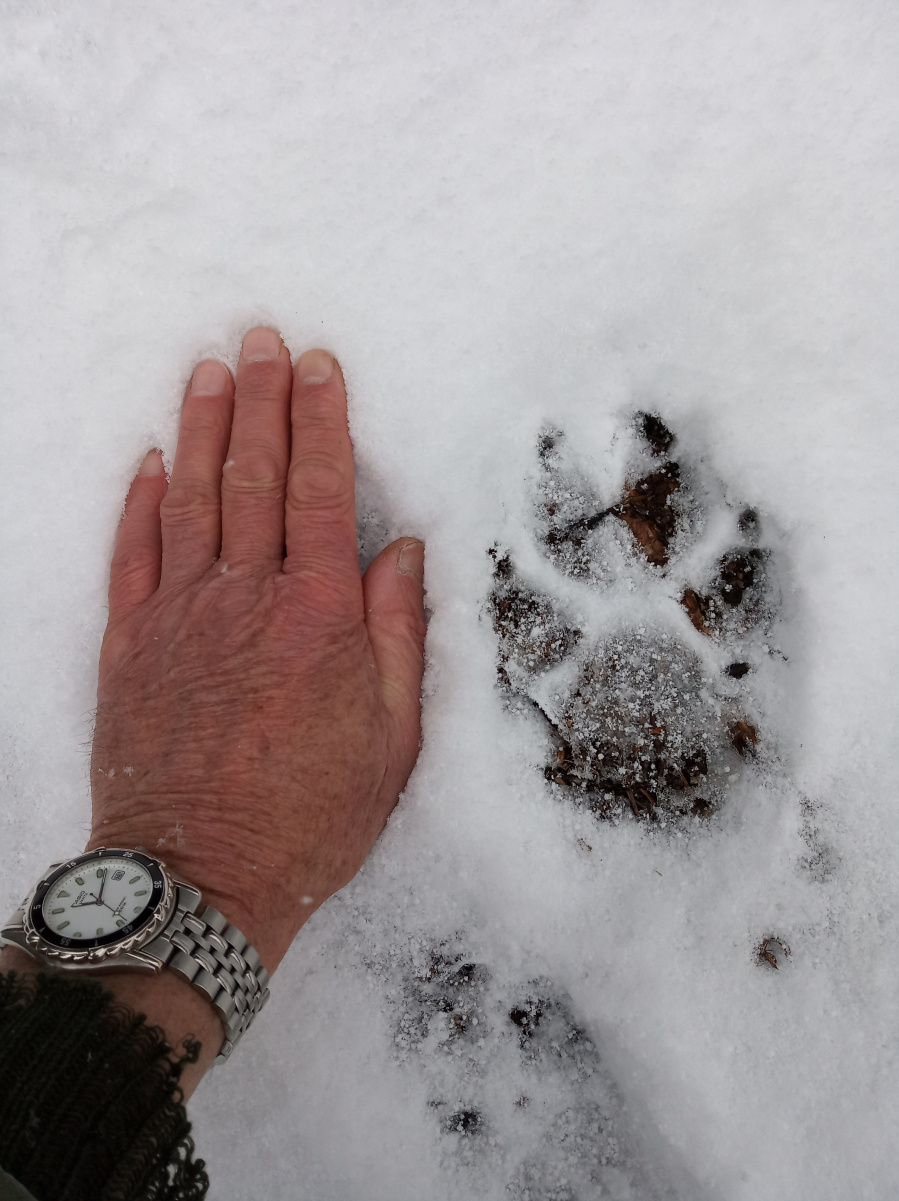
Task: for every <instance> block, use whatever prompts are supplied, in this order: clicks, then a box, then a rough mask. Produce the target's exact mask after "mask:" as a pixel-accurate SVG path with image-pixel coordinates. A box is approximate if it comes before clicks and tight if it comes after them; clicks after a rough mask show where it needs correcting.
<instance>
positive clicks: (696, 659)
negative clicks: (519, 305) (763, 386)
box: [489, 413, 777, 824]
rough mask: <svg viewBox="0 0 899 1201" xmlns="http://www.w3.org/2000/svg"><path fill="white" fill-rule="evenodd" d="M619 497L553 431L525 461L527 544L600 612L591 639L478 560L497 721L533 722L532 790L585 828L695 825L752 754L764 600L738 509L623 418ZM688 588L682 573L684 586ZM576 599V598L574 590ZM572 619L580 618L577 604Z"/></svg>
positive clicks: (565, 604)
mask: <svg viewBox="0 0 899 1201" xmlns="http://www.w3.org/2000/svg"><path fill="white" fill-rule="evenodd" d="M626 436H627V437H628V438H629V440H630V447H629V451H630V453H629V460H630V465H629V468H628V469H627V472H626V476H625V479H624V480H623V482H622V484H621V487H620V491H619V492H618V493H617V495H615V496H614V497H607V498H604V497H601V496H600V495H599V492H598V489H597V488H596V487H594V485H593V484H592V482H591V477H590V473H589V471H588V470H587V469H586V468H585V467H584V465H583V464H580V463H578V462H577V461H576V460H575V457H574V456H573V455H572V453H571V450H570V448H569V447H568V445H567V443H566V440H565V438H564V436H563V434H562V433H561V432H560V431H559V430H547V431H545V432H544V434H543V435H542V436H541V438H540V441H539V446H538V458H539V478H538V481H537V488H536V492H537V496H536V505H535V522H534V527H535V528H534V533H535V536H536V540H537V543H538V545H539V547H540V549H541V551H542V553H543V554H544V556H545V557H546V558H547V559H548V560H549V562H550V564H551V565H552V567H553V568H554V569H555V571H556V572H558V573H559V574H560V575H562V576H565V577H568V578H569V579H570V580H572V581H576V582H577V584H578V585H579V586H581V587H583V588H586V589H588V590H590V592H592V593H602V594H605V595H606V597H607V598H608V600H609V604H608V605H607V610H606V612H607V617H606V619H605V621H604V622H603V623H602V624H598V623H596V621H595V619H594V625H593V628H592V629H591V628H589V623H588V622H585V620H584V619H583V617H582V616H573V615H572V610H573V605H572V588H571V587H570V586H566V587H565V588H561V587H560V588H559V589H558V591H559V593H560V594H562V593H564V594H565V595H566V596H567V601H566V600H560V599H557V598H556V597H554V596H553V595H552V594H551V593H550V592H548V591H546V589H545V588H544V589H542V590H541V589H539V588H537V587H535V586H534V585H532V584H531V583H530V582H529V581H528V580H526V579H524V578H523V576H522V575H521V574H520V573H519V571H518V569H517V567H516V564H515V561H514V558H513V556H512V553H511V552H510V551H509V550H507V549H505V548H503V547H500V546H494V547H493V548H492V549H491V551H490V554H491V557H492V559H493V565H494V566H493V571H494V585H493V589H492V591H491V593H490V597H489V609H490V613H491V617H492V620H493V625H494V629H495V630H496V634H497V637H498V642H499V657H498V676H499V682H500V685H501V687H502V688H503V690H504V692H505V694H506V697H507V699H508V702H509V704H510V706H512V707H513V708H519V709H529V710H531V711H533V712H536V713H539V714H540V715H541V717H542V719H543V721H544V722H545V724H546V727H547V732H548V735H549V754H548V759H547V762H546V766H545V775H546V779H547V782H548V783H549V785H550V786H551V788H553V789H554V790H555V791H556V792H557V793H558V794H560V795H565V796H568V797H570V799H572V800H573V801H575V802H576V803H577V804H579V805H585V806H588V807H589V808H590V809H591V810H592V811H593V813H595V814H596V815H597V816H598V817H602V818H613V819H614V818H618V817H619V816H621V815H622V814H631V815H633V817H635V818H638V819H649V820H651V821H657V822H661V823H662V824H667V822H669V821H671V820H677V821H678V822H679V823H681V824H683V823H684V821H689V820H701V819H704V818H707V817H709V816H710V814H711V813H712V812H713V811H714V810H715V809H716V808H717V807H718V806H719V805H720V804H721V803H722V802H723V800H724V799H725V797H726V795H727V790H728V783H729V780H730V779H732V778H734V777H735V775H736V773H737V771H738V770H739V768H740V767H742V766H743V765H744V764H745V763H746V762H747V761H753V760H757V758H758V756H759V755H760V754H763V753H764V743H763V740H762V737H761V734H760V729H761V722H760V720H759V715H758V713H757V709H758V702H757V698H756V689H755V687H754V682H755V681H754V677H755V676H756V675H757V673H760V672H763V671H765V670H766V667H767V665H768V663H769V662H770V660H771V658H772V656H773V655H776V654H777V652H776V650H774V648H772V647H771V646H770V644H769V637H768V636H769V632H770V627H771V624H772V621H773V618H774V616H775V613H776V605H777V590H776V586H775V578H774V571H773V561H772V556H771V553H770V552H769V551H768V550H766V549H765V548H764V547H763V546H761V545H760V540H761V523H760V519H759V516H758V514H757V513H756V512H755V510H753V509H751V508H748V507H745V506H735V505H733V504H732V503H731V502H730V501H729V499H728V498H727V496H726V492H725V489H724V487H723V485H721V484H720V483H719V482H717V481H716V480H714V479H713V478H712V477H710V476H709V473H708V472H707V471H706V470H705V469H704V468H703V466H702V464H701V462H699V463H692V462H690V461H689V460H686V459H681V460H679V459H675V458H674V457H673V449H674V446H675V441H676V440H675V437H674V435H673V434H672V433H671V431H670V430H669V429H668V428H667V427H666V426H665V425H664V423H663V422H662V421H661V419H660V418H659V417H658V416H656V415H654V414H649V413H640V414H638V415H637V417H636V419H635V420H634V423H633V427H632V429H631V430H629V431H628V432H627V434H626ZM694 573H695V574H694ZM575 592H576V589H575ZM587 607H589V606H587Z"/></svg>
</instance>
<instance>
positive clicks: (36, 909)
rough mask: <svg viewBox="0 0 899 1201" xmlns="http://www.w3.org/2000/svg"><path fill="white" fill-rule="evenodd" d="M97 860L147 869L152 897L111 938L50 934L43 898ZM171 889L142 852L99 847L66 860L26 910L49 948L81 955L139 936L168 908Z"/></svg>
mask: <svg viewBox="0 0 899 1201" xmlns="http://www.w3.org/2000/svg"><path fill="white" fill-rule="evenodd" d="M98 859H133V860H135V861H136V862H137V863H139V864H140V866H141V867H143V868H145V869H146V870H147V872H148V873H149V875H150V879H151V880H152V882H153V885H152V889H151V897H150V900H149V901H148V903H147V907H146V909H144V910H143V911H142V912H141V913H140V914H139V915H138V916H137V918H136V919H135V920H134V921H131V922H127V923H126V924H125V925H124V926H121V927H119V929H118V930H113V931H112V932H111V933H109V934H104V935H102V936H101V937H98V938H65V937H64V936H63V935H61V934H57V933H56V931H54V930H51V928H50V927H49V926H48V925H47V922H46V920H45V918H44V913H43V904H44V898H45V897H46V895H47V893H48V892H50V890H51V889H52V888H53V886H54V885H55V883H56V881H57V880H58V879H59V878H60V877H61V876H64V875H66V874H67V873H68V872H70V871H71V870H72V869H73V868H76V867H81V866H82V865H84V864H90V863H94V862H96V861H97V860H98ZM168 894H169V889H168V887H167V880H166V876H165V873H164V872H163V865H162V864H161V863H160V861H159V860H158V859H154V858H152V856H150V855H145V854H143V852H141V851H132V850H126V849H120V848H118V847H98V848H97V849H96V850H95V851H88V852H87V853H86V854H84V855H76V856H75V857H74V858H73V859H67V860H66V861H65V863H61V864H60V865H59V866H58V867H57V868H54V870H53V871H52V872H51V873H50V874H49V875H48V876H45V877H44V879H43V880H41V882H40V884H38V886H37V888H36V889H35V890H34V894H33V895H32V898H31V902H30V903H29V905H28V909H27V910H26V921H27V925H28V926H30V928H31V930H32V931H33V932H34V934H36V935H37V936H38V938H40V940H41V941H42V942H43V943H45V944H47V946H48V947H54V948H56V949H58V950H59V951H63V952H78V951H93V950H96V949H97V948H98V947H110V946H112V945H113V944H118V943H124V942H130V941H131V940H132V939H134V938H135V936H136V935H139V934H140V933H141V931H142V930H144V929H146V927H147V926H149V925H150V923H151V922H152V921H153V919H154V918H155V917H156V915H157V914H158V913H159V910H160V906H162V905H165V903H166V901H167V899H168Z"/></svg>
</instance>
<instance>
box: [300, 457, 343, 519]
mask: <svg viewBox="0 0 899 1201" xmlns="http://www.w3.org/2000/svg"><path fill="white" fill-rule="evenodd" d="M287 498H288V502H289V503H290V504H291V505H294V506H296V507H298V508H303V509H316V508H320V509H328V510H330V511H331V512H336V513H340V514H343V513H345V512H347V511H348V510H349V508H350V506H351V505H352V503H353V488H352V483H351V481H350V480H348V479H347V477H346V475H345V473H344V472H343V471H342V470H341V468H340V466H339V465H338V464H337V463H336V462H335V461H334V460H333V459H331V458H328V457H326V456H324V455H320V456H304V457H303V458H302V459H301V460H300V461H299V462H297V463H296V464H295V465H294V466H293V467H292V468H291V471H290V476H289V478H288V483H287Z"/></svg>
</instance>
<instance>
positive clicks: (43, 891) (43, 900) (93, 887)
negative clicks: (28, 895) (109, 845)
mask: <svg viewBox="0 0 899 1201" xmlns="http://www.w3.org/2000/svg"><path fill="white" fill-rule="evenodd" d="M164 895H165V879H164V877H163V874H162V872H161V870H160V868H159V864H158V863H157V861H156V860H155V859H151V858H150V857H149V856H148V855H142V854H141V853H140V852H139V851H115V850H102V851H91V852H90V853H89V854H87V855H81V856H79V857H78V858H77V859H70V860H69V862H68V863H64V864H63V865H62V866H61V867H58V868H57V869H56V870H55V871H54V872H53V873H52V875H50V876H48V877H47V879H46V880H44V881H43V882H42V883H41V885H40V887H39V888H38V889H37V891H36V892H35V894H34V898H33V900H32V903H31V913H30V917H31V924H32V926H33V927H34V929H35V930H36V932H37V933H38V934H39V935H40V936H41V937H42V938H43V939H44V940H45V941H46V942H48V943H51V944H52V945H53V946H56V947H62V948H68V949H69V950H73V951H76V950H87V949H90V948H92V947H105V946H109V945H110V944H113V943H115V942H117V941H125V940H126V939H128V938H130V937H131V936H132V935H133V934H135V933H136V932H137V931H138V930H140V929H142V928H143V927H144V926H146V925H147V923H148V922H149V921H150V920H151V919H152V917H153V915H154V914H155V913H156V911H157V910H158V908H159V906H160V904H161V903H162V900H163V897H164Z"/></svg>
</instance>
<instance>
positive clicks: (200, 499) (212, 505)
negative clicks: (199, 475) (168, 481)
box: [159, 480, 219, 530]
mask: <svg viewBox="0 0 899 1201" xmlns="http://www.w3.org/2000/svg"><path fill="white" fill-rule="evenodd" d="M218 508H219V490H218V488H217V487H216V486H215V485H213V484H209V483H206V482H203V481H199V480H196V481H192V482H191V483H189V484H180V485H175V486H173V487H170V488H169V490H168V492H167V493H166V495H165V498H164V499H163V501H162V503H161V504H160V506H159V516H160V520H161V521H162V527H163V529H164V530H165V529H169V530H172V529H178V528H180V527H181V526H185V525H188V526H189V525H194V524H197V523H199V522H203V521H205V520H206V519H208V518H209V517H210V516H213V515H215V514H217V513H218Z"/></svg>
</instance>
